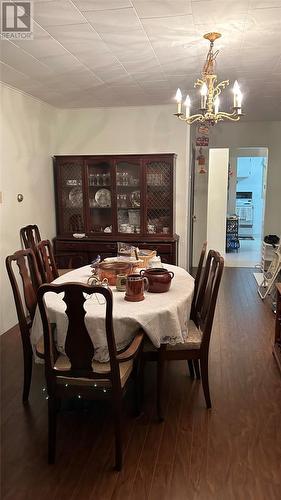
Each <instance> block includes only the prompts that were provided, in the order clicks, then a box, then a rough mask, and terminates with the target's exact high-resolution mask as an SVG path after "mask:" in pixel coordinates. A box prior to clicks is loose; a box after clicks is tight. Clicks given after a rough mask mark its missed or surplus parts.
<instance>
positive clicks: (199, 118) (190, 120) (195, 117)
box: [176, 114, 205, 125]
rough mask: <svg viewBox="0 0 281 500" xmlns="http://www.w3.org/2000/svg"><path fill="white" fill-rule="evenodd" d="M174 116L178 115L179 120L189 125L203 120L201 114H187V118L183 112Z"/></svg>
mask: <svg viewBox="0 0 281 500" xmlns="http://www.w3.org/2000/svg"><path fill="white" fill-rule="evenodd" d="M176 116H177V117H178V119H179V120H181V121H183V122H186V123H188V124H189V125H191V124H192V123H194V122H204V121H205V117H204V115H202V114H197V115H192V116H189V117H188V118H186V117H185V116H184V115H183V114H182V115H178V114H176Z"/></svg>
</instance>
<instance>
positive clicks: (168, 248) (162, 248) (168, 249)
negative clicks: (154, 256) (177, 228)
mask: <svg viewBox="0 0 281 500" xmlns="http://www.w3.org/2000/svg"><path fill="white" fill-rule="evenodd" d="M138 247H139V248H141V249H143V250H146V249H147V250H158V252H159V253H172V245H170V244H169V243H139V244H138Z"/></svg>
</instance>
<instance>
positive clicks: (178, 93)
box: [176, 89, 182, 115]
mask: <svg viewBox="0 0 281 500" xmlns="http://www.w3.org/2000/svg"><path fill="white" fill-rule="evenodd" d="M176 101H177V103H178V114H179V115H180V114H181V101H182V93H181V91H180V89H178V90H177V93H176Z"/></svg>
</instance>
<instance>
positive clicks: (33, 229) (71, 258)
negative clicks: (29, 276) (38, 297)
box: [20, 224, 83, 282]
mask: <svg viewBox="0 0 281 500" xmlns="http://www.w3.org/2000/svg"><path fill="white" fill-rule="evenodd" d="M20 239H21V241H22V244H23V246H24V248H31V249H32V250H33V252H34V255H35V257H36V260H37V266H38V270H39V272H40V274H41V279H42V282H45V281H46V270H45V267H44V260H43V259H42V255H40V253H39V250H38V245H39V243H41V241H42V238H41V235H40V231H39V228H38V226H37V225H36V224H30V225H28V226H24V227H22V228H21V229H20ZM43 241H44V242H45V241H47V240H43ZM50 248H51V251H52V256H53V261H54V263H55V267H56V269H57V272H58V276H61V275H62V274H65V273H66V272H68V271H70V270H71V269H73V268H74V267H80V266H82V265H83V258H82V257H81V256H79V255H73V254H69V253H60V254H59V255H56V254H54V252H53V249H52V245H51V243H50ZM47 251H48V250H47V249H46V252H47Z"/></svg>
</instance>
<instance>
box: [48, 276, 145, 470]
mask: <svg viewBox="0 0 281 500" xmlns="http://www.w3.org/2000/svg"><path fill="white" fill-rule="evenodd" d="M47 292H54V293H56V294H59V293H61V292H63V293H64V298H63V300H64V302H65V304H66V314H67V317H68V330H67V334H66V341H65V355H63V354H61V353H59V352H58V351H57V349H56V344H55V341H54V337H53V331H52V329H51V325H50V323H49V321H48V316H47V310H46V305H45V301H44V297H45V294H46V293H47ZM92 294H100V295H102V296H103V297H104V299H105V301H106V311H105V338H106V339H107V345H108V351H109V362H108V363H99V362H98V361H95V360H94V354H95V348H94V345H93V343H92V340H91V338H90V336H89V332H88V330H87V327H86V325H85V321H84V320H85V314H86V311H85V309H84V304H85V301H86V300H87V297H88V298H89V297H90V300H91V295H92ZM38 304H39V308H40V313H41V318H42V324H43V331H44V347H45V374H46V380H47V389H48V460H49V463H54V461H55V450H56V418H57V408H58V403H59V401H60V400H61V399H68V398H70V397H74V396H76V397H79V398H85V399H87V400H88V399H89V400H91V399H104V398H108V399H110V400H111V401H112V404H113V410H114V426H115V466H116V469H117V470H121V467H122V439H121V410H122V397H123V396H124V394H125V392H126V389H127V385H128V381H129V378H130V375H131V374H132V372H133V368H134V367H135V368H136V366H137V362H138V354H139V353H140V352H141V349H142V342H143V333H142V332H141V331H139V332H138V333H137V334H136V335H135V337H134V339H133V341H132V342H131V344H130V345H129V346H128V347H127V348H126V349H125V350H124V351H123V352H120V353H118V352H117V351H116V344H115V337H114V330H113V322H112V292H111V290H110V289H106V288H104V287H101V286H90V285H84V284H82V283H64V284H61V285H55V284H50V285H42V286H41V287H40V288H39V291H38ZM134 365H135V366H134Z"/></svg>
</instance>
